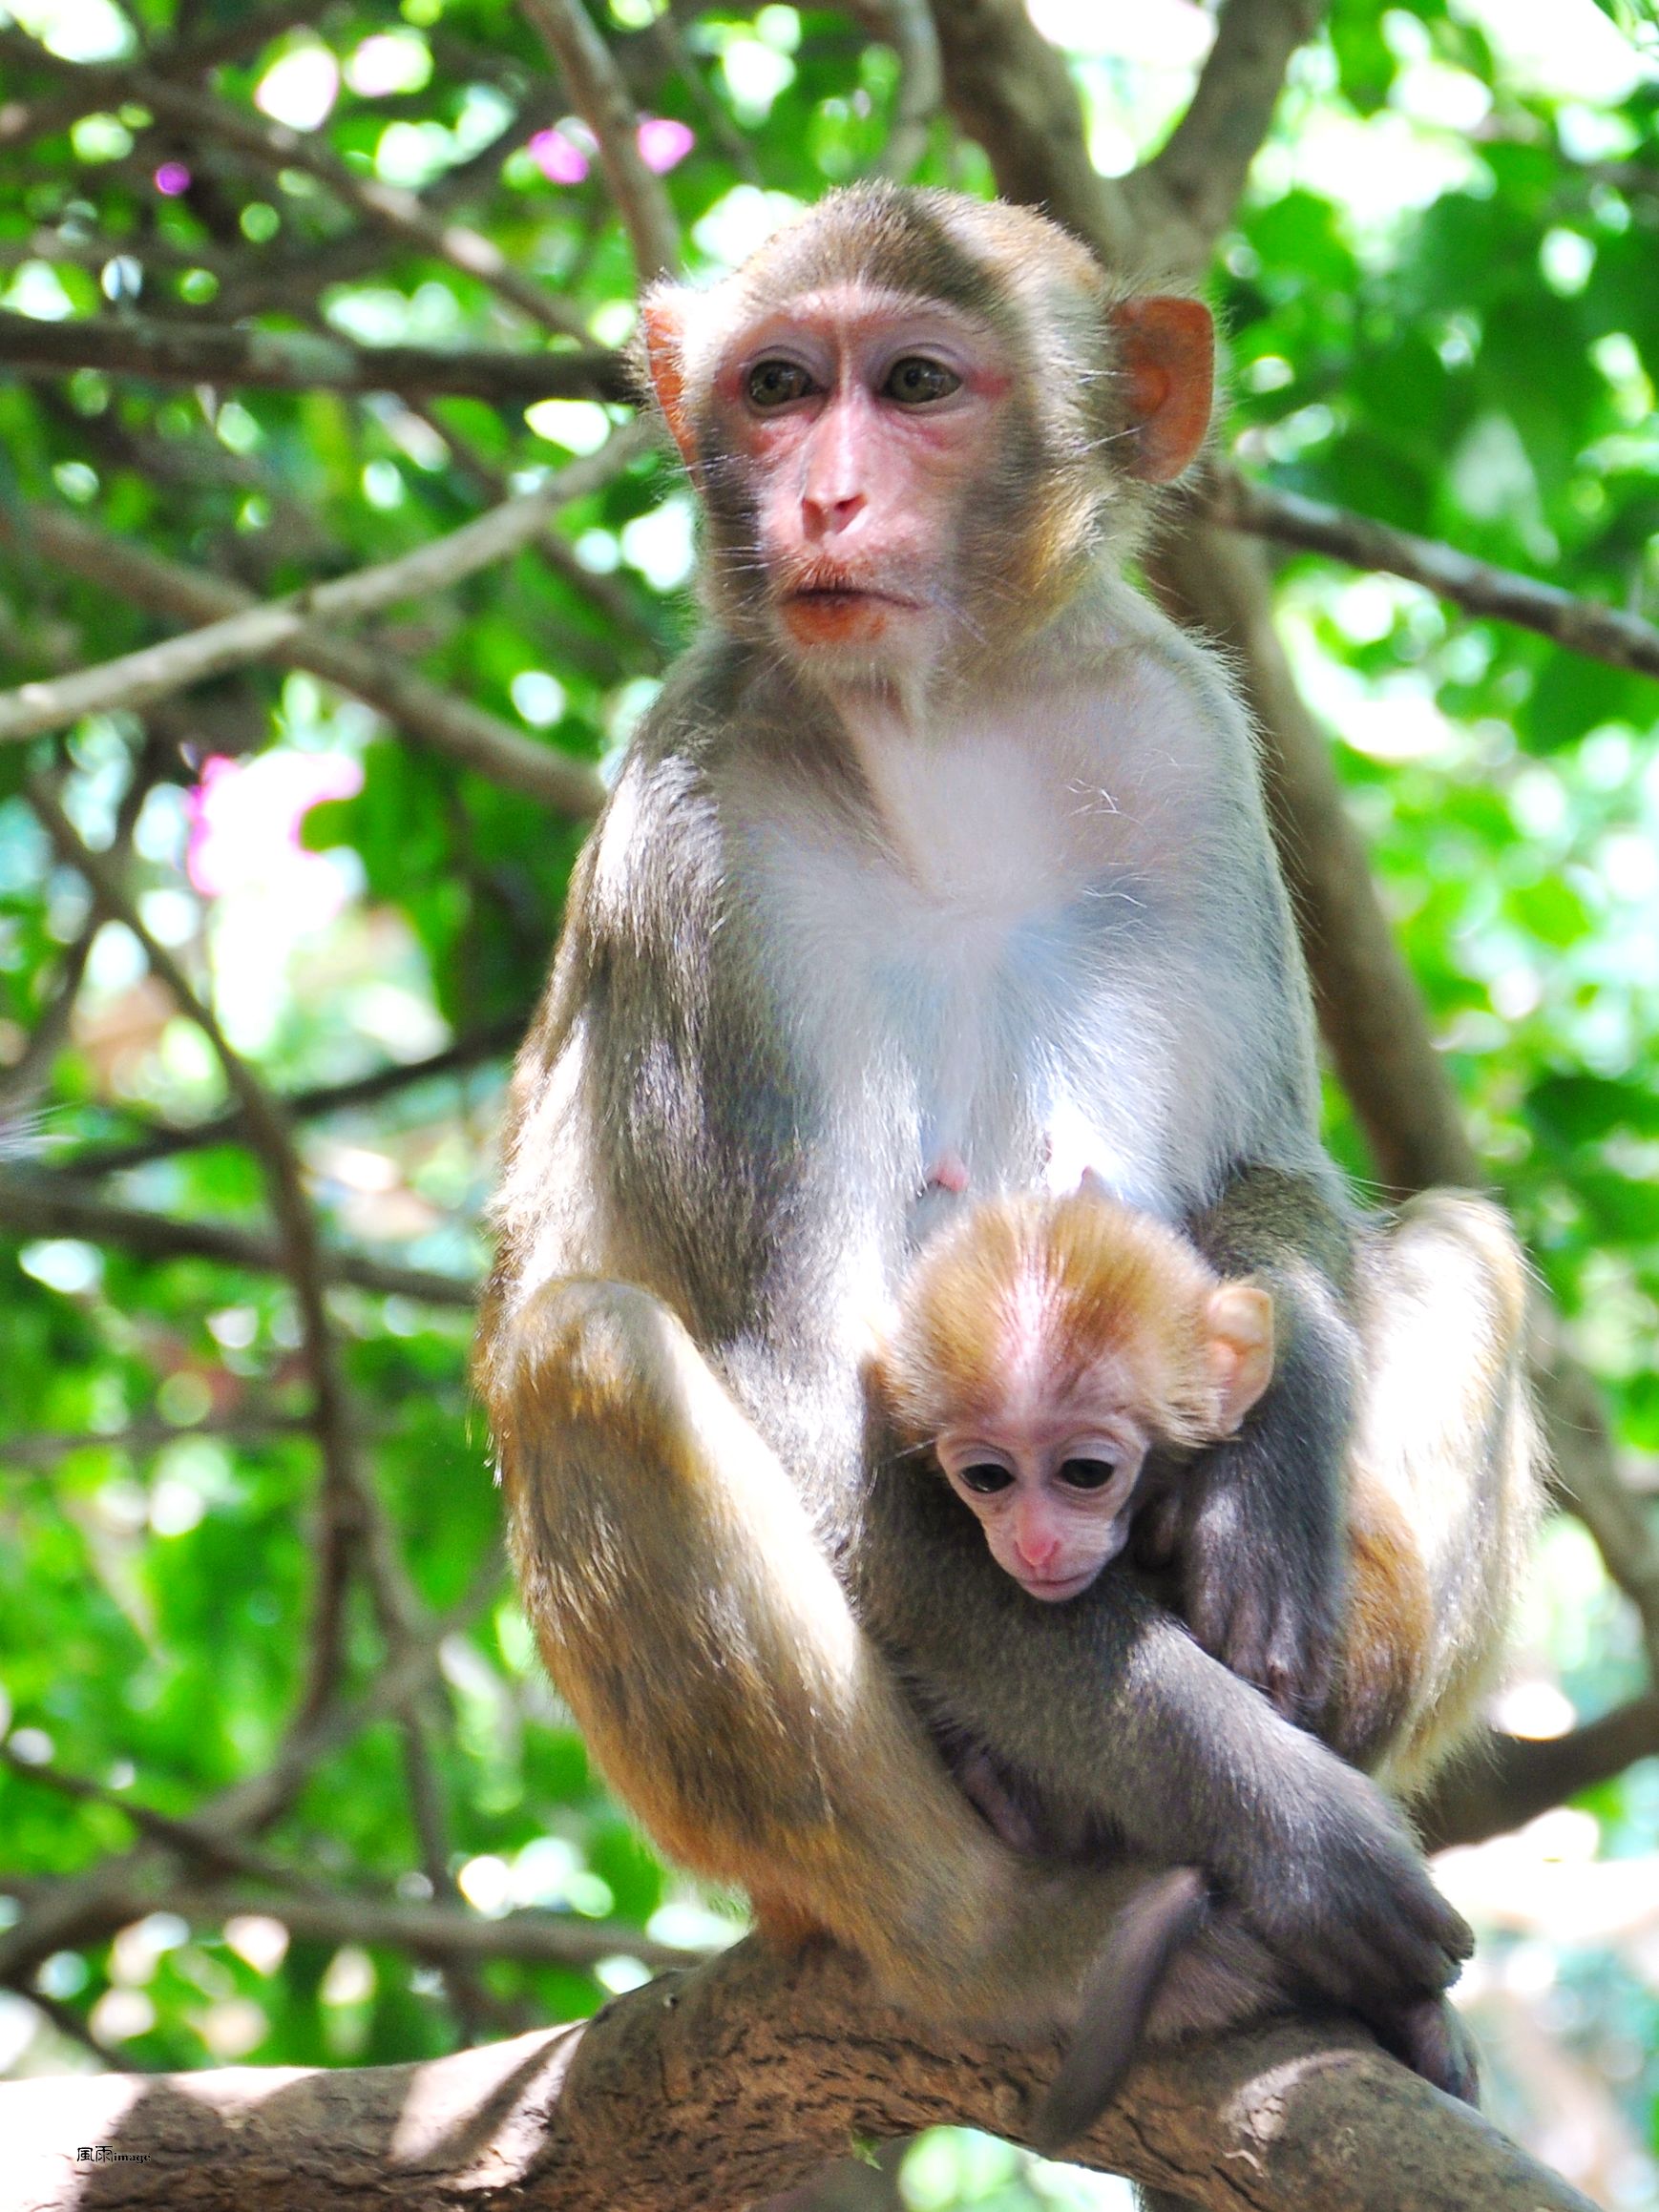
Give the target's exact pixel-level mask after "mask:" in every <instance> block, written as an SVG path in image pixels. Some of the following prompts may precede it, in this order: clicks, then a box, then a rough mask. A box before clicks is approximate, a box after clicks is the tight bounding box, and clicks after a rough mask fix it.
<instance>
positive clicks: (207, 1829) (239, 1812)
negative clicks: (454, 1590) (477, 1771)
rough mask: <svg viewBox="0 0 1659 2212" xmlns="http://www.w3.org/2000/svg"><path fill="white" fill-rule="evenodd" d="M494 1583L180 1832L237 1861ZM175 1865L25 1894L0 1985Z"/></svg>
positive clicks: (123, 1862)
mask: <svg viewBox="0 0 1659 2212" xmlns="http://www.w3.org/2000/svg"><path fill="white" fill-rule="evenodd" d="M501 1575H502V1564H501V1561H500V1559H499V1557H498V1556H495V1557H492V1558H490V1559H488V1560H486V1561H485V1563H484V1567H483V1570H482V1571H481V1572H480V1574H479V1575H478V1576H476V1577H475V1578H474V1580H473V1584H472V1586H471V1588H470V1589H469V1590H468V1591H467V1593H466V1595H465V1596H463V1597H462V1598H461V1600H460V1601H459V1603H458V1604H456V1605H453V1606H452V1607H451V1608H450V1610H449V1612H448V1613H447V1614H445V1615H443V1616H442V1617H440V1618H439V1619H437V1620H435V1621H433V1622H431V1624H430V1627H429V1631H428V1634H427V1637H426V1638H425V1640H424V1642H422V1643H421V1644H420V1645H418V1646H410V1648H409V1649H408V1650H406V1651H405V1653H404V1654H403V1656H402V1657H401V1658H400V1659H393V1660H391V1661H389V1664H388V1665H387V1666H386V1667H385V1668H384V1669H383V1670H382V1672H381V1673H380V1674H379V1675H377V1676H376V1678H375V1680H374V1681H373V1682H372V1683H371V1684H370V1685H369V1687H368V1690H367V1691H366V1692H365V1693H364V1694H363V1696H362V1697H360V1698H358V1699H355V1700H353V1701H350V1702H349V1703H347V1702H345V1701H340V1702H337V1703H335V1704H333V1705H330V1706H329V1707H328V1708H327V1710H326V1711H325V1712H322V1713H319V1714H317V1715H316V1716H315V1718H314V1719H312V1720H311V1721H309V1722H306V1723H305V1725H303V1726H300V1727H297V1728H294V1729H291V1730H290V1731H289V1732H288V1734H287V1735H286V1736H285V1737H284V1740H283V1742H282V1745H281V1747H280V1748H279V1750H278V1752H277V1754H276V1757H275V1758H274V1759H273V1760H272V1761H271V1763H270V1764H269V1765H268V1766H266V1767H265V1768H264V1769H263V1771H262V1772H260V1773H258V1774H254V1775H250V1776H248V1777H247V1778H246V1779H245V1780H244V1781H242V1782H237V1783H233V1784H231V1785H230V1787H229V1788H227V1789H221V1790H220V1791H218V1792H217V1793H216V1794H215V1795H214V1796H213V1797H211V1798H209V1799H207V1800H206V1801H205V1803H203V1804H202V1805H198V1807H197V1808H196V1810H195V1812H194V1813H193V1814H192V1815H191V1816H190V1818H189V1821H188V1822H187V1824H186V1826H187V1827H188V1829H189V1830H190V1832H191V1834H192V1835H194V1834H195V1833H196V1832H197V1831H198V1830H200V1832H202V1833H204V1834H215V1833H217V1834H220V1835H221V1836H222V1837H223V1838H225V1839H226V1843H225V1846H224V1847H223V1848H221V1853H220V1855H221V1858H224V1857H232V1856H233V1855H234V1856H236V1857H238V1858H240V1857H242V1855H243V1854H242V1852H241V1851H240V1849H239V1850H237V1851H236V1852H235V1853H234V1854H233V1851H232V1849H231V1844H230V1840H231V1839H238V1840H240V1839H242V1838H243V1837H246V1836H250V1835H255V1834H257V1833H259V1832H260V1831H261V1830H262V1829H263V1828H266V1827H268V1826H270V1825H271V1824H272V1823H273V1822H274V1821H276V1820H279V1819H280V1818H281V1817H282V1815H283V1814H284V1812H286V1811H287V1809H288V1807H289V1806H290V1805H292V1804H293V1802H294V1800H295V1798H296V1797H297V1796H298V1795H299V1793H300V1791H301V1790H302V1789H303V1788H304V1787H305V1784H306V1783H307V1782H308V1781H309V1780H310V1778H311V1775H312V1774H313V1773H314V1772H315V1770H316V1769H317V1767H319V1766H320V1765H321V1764H323V1763H324V1762H325V1761H326V1760H327V1759H329V1758H331V1757H332V1756H333V1754H334V1753H335V1752H337V1751H340V1750H343V1749H344V1748H345V1746H346V1745H347V1743H349V1742H352V1740H353V1739H354V1738H355V1737H357V1736H358V1735H360V1734H361V1733H362V1731H363V1730H364V1729H365V1728H366V1727H368V1726H369V1725H370V1723H372V1722H377V1721H382V1720H384V1719H386V1718H387V1716H388V1715H389V1714H391V1713H394V1712H396V1711H397V1710H398V1709H399V1708H400V1707H401V1705H402V1704H403V1702H404V1701H405V1700H406V1699H407V1698H408V1697H409V1696H410V1692H411V1690H412V1689H414V1688H417V1687H418V1686H419V1685H420V1684H421V1683H422V1682H424V1681H425V1680H428V1679H429V1678H430V1677H431V1673H432V1670H433V1668H434V1666H435V1664H436V1659H437V1650H438V1646H439V1645H440V1644H441V1643H442V1641H443V1639H444V1638H446V1637H448V1636H450V1635H452V1634H453V1633H454V1632H455V1631H457V1630H459V1629H462V1628H465V1627H466V1626H467V1624H468V1623H469V1622H470V1621H471V1620H472V1619H473V1616H474V1615H475V1614H476V1613H477V1612H478V1611H479V1609H480V1607H481V1606H482V1605H484V1604H485V1603H486V1602H487V1601H488V1599H489V1598H490V1597H491V1596H494V1593H495V1591H496V1590H497V1589H498V1588H499V1587H500V1581H501ZM180 1856H183V1857H185V1858H187V1859H191V1860H195V1859H197V1858H198V1857H199V1856H200V1853H198V1852H197V1851H195V1850H194V1849H189V1848H187V1849H185V1850H183V1851H182V1852H180V1851H179V1849H177V1848H175V1847H171V1846H168V1845H163V1844H161V1843H160V1842H158V1840H157V1839H156V1838H154V1837H151V1838H149V1839H148V1840H146V1841H145V1842H144V1843H141V1844H139V1845H138V1846H137V1847H136V1848H135V1849H133V1850H131V1851H127V1852H123V1853H121V1854H120V1855H119V1856H117V1857H113V1858H106V1859H102V1860H100V1861H99V1862H98V1864H97V1865H96V1866H94V1867H93V1868H90V1869H89V1870H88V1871H87V1872H86V1873H84V1874H76V1875H72V1876H70V1877H68V1878H67V1879H64V1880H61V1881H54V1882H41V1883H33V1882H31V1883H29V1884H27V1885H23V1886H22V1888H23V1893H24V1894H25V1896H26V1898H27V1904H28V1909H27V1910H26V1911H25V1913H24V1916H23V1918H22V1919H21V1920H20V1921H18V1923H17V1924H16V1926H15V1927H13V1928H9V1929H0V1983H5V1984H7V1985H8V1986H10V1985H13V1984H15V1983H17V1982H19V1981H21V1980H24V1979H25V1978H27V1976H29V1975H30V1974H31V1973H33V1972H34V1971H35V1969H36V1968H37V1967H38V1966H39V1965H40V1963H41V1961H42V1960H43V1959H46V1958H49V1957H50V1956H51V1955H52V1952H53V1951H61V1950H63V1949H65V1948H66V1947H67V1948H72V1949H73V1948H75V1947H84V1946H85V1945H88V1944H92V1943H98V1942H102V1941H103V1940H104V1939H105V1938H107V1937H109V1936H111V1935H113V1934H114V1933H115V1930H116V1929H118V1928H123V1927H125V1926H126V1924H127V1923H128V1922H129V1921H131V1920H134V1919H137V1918H140V1917H141V1916H142V1914H143V1913H145V1912H147V1911H149V1910H150V1909H151V1907H150V1905H149V1904H148V1903H147V1902H145V1900H146V1899H147V1898H148V1897H149V1896H150V1894H151V1893H152V1892H151V1889H150V1887H149V1886H150V1885H153V1884H155V1883H158V1882H159V1881H162V1880H166V1879H171V1878H172V1876H173V1871H174V1868H175V1866H176V1862H177V1860H178V1859H179V1857H180ZM256 1868H257V1870H259V1871H260V1872H261V1873H262V1874H263V1877H264V1878H265V1879H276V1880H278V1881H280V1880H281V1870H280V1869H267V1868H265V1867H264V1866H263V1865H262V1864H261V1863H260V1862H259V1861H258V1860H257V1859H253V1860H250V1870H255V1869H256ZM285 1893H286V1891H285V1889H284V1894H285ZM3 2205H4V2197H3V2196H0V2206H3Z"/></svg>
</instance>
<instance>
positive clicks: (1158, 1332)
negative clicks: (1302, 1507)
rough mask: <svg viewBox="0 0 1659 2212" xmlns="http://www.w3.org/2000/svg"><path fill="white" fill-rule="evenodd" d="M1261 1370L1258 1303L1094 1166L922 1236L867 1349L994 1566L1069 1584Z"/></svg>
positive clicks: (1260, 1299) (892, 1402)
mask: <svg viewBox="0 0 1659 2212" xmlns="http://www.w3.org/2000/svg"><path fill="white" fill-rule="evenodd" d="M1272 1373H1273V1302H1272V1300H1271V1297H1270V1296H1269V1294H1268V1293H1267V1292H1266V1291H1265V1290H1262V1289H1260V1288H1258V1287H1257V1286H1256V1284H1254V1283H1245V1282H1235V1281H1229V1280H1226V1279H1224V1278H1223V1277H1222V1276H1220V1275H1218V1274H1217V1273H1216V1271H1215V1269H1214V1268H1213V1267H1211V1266H1210V1265H1209V1263H1208V1261H1206V1260H1205V1259H1204V1258H1203V1257H1202V1256H1201V1255H1200V1254H1199V1253H1198V1252H1197V1251H1196V1250H1195V1249H1194V1248H1193V1246H1192V1245H1191V1244H1189V1243H1188V1242H1187V1240H1186V1239H1185V1238H1184V1237H1182V1236H1181V1235H1179V1234H1178V1233H1177V1232H1176V1231H1175V1230H1173V1229H1170V1228H1167V1227H1166V1226H1165V1224H1164V1223H1163V1222H1162V1221H1157V1220H1155V1219H1154V1218H1153V1217H1152V1216H1150V1215H1148V1214H1144V1213H1137V1212H1135V1211H1133V1210H1132V1209H1131V1208H1129V1207H1127V1206H1124V1205H1122V1204H1120V1203H1119V1202H1118V1201H1117V1200H1115V1199H1113V1198H1111V1197H1110V1196H1109V1195H1108V1194H1107V1192H1106V1189H1105V1186H1104V1185H1103V1183H1102V1182H1101V1181H1100V1180H1099V1179H1098V1178H1097V1177H1095V1176H1093V1175H1092V1174H1091V1175H1086V1176H1085V1177H1084V1179H1083V1182H1082V1187H1081V1188H1080V1189H1079V1190H1077V1191H1075V1192H1073V1193H1071V1194H1069V1195H1068V1196H1065V1197H1062V1198H1044V1197H1037V1196H1028V1197H1021V1198H1009V1199H998V1200H991V1201H989V1202H987V1203H985V1204H983V1205H979V1206H976V1207H974V1208H972V1209H971V1210H969V1211H968V1212H966V1213H965V1214H963V1215H962V1216H961V1218H960V1219H959V1220H958V1221H956V1222H955V1223H953V1224H952V1225H951V1226H950V1227H949V1228H947V1229H945V1230H943V1231H942V1232H941V1233H940V1235H938V1236H937V1237H936V1238H935V1239H934V1240H933V1241H932V1242H930V1243H929V1244H928V1245H927V1247H926V1249H925V1250H924V1251H923V1253H922V1256H921V1258H920V1260H919V1261H918V1262H917V1263H916V1266H915V1269H914V1272H913V1274H912V1276H911V1278H910V1281H909V1283H907V1285H906V1287H905V1289H904V1292H903V1294H902V1301H901V1305H900V1310H899V1314H898V1318H897V1321H896V1324H895V1325H894V1327H893V1330H892V1332H891V1336H890V1339H889V1342H888V1344H887V1346H886V1348H885V1350H884V1351H883V1352H882V1354H881V1355H880V1358H879V1360H878V1362H877V1366H876V1380H877V1387H878V1388H879V1389H880V1391H881V1393H882V1395H883V1396H884V1398H885V1400H886V1403H887V1407H888V1410H889V1412H890V1413H891V1415H892V1418H893V1423H894V1426H895V1428H896V1429H897V1430H898V1433H899V1441H900V1442H901V1443H902V1444H903V1445H905V1446H907V1447H908V1448H910V1449H913V1450H914V1449H917V1448H921V1447H928V1448H931V1449H932V1450H933V1453H934V1455H935V1458H936V1460H937V1461H938V1464H939V1468H940V1470H941V1471H942V1472H943V1474H944V1476H945V1479H946V1480H947V1481H948V1482H949V1484H950V1486H951V1488H952V1489H953V1490H954V1491H955V1492H956V1495H957V1496H958V1497H959V1498H960V1499H961V1500H962V1502H963V1504H964V1505H965V1506H967V1508H968V1509H969V1511H970V1512H971V1513H973V1514H974V1515H975V1516H976V1518H977V1520H978V1522H979V1525H980V1526H981V1528H982V1529H983V1530H984V1532H985V1540H986V1542H987V1543H988V1544H989V1546H990V1548H991V1555H992V1556H993V1558H994V1559H995V1560H996V1561H997V1564H998V1566H999V1567H1001V1568H1002V1569H1004V1571H1005V1572H1006V1573H1008V1574H1009V1575H1012V1576H1013V1577H1014V1579H1015V1580H1016V1581H1017V1582H1018V1583H1019V1585H1020V1587H1021V1588H1022V1589H1023V1590H1025V1591H1027V1592H1029V1594H1030V1595H1031V1596H1033V1597H1037V1598H1041V1599H1043V1600H1045V1601H1046V1602H1048V1603H1050V1604H1058V1603H1060V1602H1061V1601H1062V1600H1064V1599H1065V1598H1068V1597H1076V1596H1079V1595H1080V1594H1081V1593H1082V1591H1084V1590H1086V1589H1087V1588H1088V1587H1089V1585H1090V1583H1092V1582H1093V1581H1094V1579H1095V1577H1096V1576H1098V1575H1099V1574H1100V1572H1101V1570H1102V1568H1103V1567H1104V1566H1105V1565H1106V1564H1107V1563H1108V1562H1109V1561H1110V1560H1112V1559H1115V1558H1116V1557H1117V1555H1118V1554H1119V1553H1120V1552H1121V1551H1122V1550H1123V1549H1124V1545H1125V1543H1126V1542H1127V1541H1128V1538H1129V1533H1130V1530H1131V1527H1132V1525H1133V1519H1134V1514H1135V1513H1136V1512H1137V1511H1138V1510H1139V1509H1141V1508H1142V1507H1144V1506H1145V1505H1146V1504H1147V1503H1148V1502H1149V1500H1150V1499H1151V1498H1152V1497H1153V1496H1154V1495H1155V1494H1156V1492H1157V1490H1158V1487H1159V1486H1160V1485H1162V1484H1164V1483H1166V1482H1168V1481H1170V1480H1171V1479H1174V1478H1175V1477H1176V1476H1177V1475H1178V1472H1179V1469H1180V1466H1181V1463H1182V1460H1183V1458H1184V1457H1185V1456H1186V1455H1187V1454H1190V1453H1191V1452H1193V1451H1195V1450H1200V1449H1201V1448H1202V1447H1204V1446H1205V1445H1208V1444H1215V1443H1219V1442H1220V1440H1221V1439H1222V1438H1223V1437H1226V1436H1231V1435H1233V1434H1235V1433H1236V1431H1237V1429H1238V1428H1239V1426H1240V1424H1241V1423H1242V1422H1243V1420H1244V1418H1245V1415H1246V1414H1247V1413H1248V1412H1249V1411H1250V1408H1251V1407H1252V1406H1253V1405H1254V1404H1255V1403H1256V1401H1257V1399H1258V1398H1260V1397H1261V1395H1262V1393H1263V1391H1264V1390H1266V1388H1267V1387H1268V1385H1269V1383H1270V1382H1271V1380H1272Z"/></svg>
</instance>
